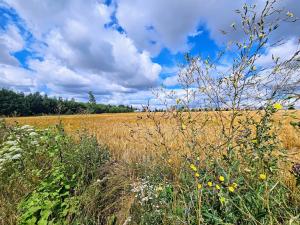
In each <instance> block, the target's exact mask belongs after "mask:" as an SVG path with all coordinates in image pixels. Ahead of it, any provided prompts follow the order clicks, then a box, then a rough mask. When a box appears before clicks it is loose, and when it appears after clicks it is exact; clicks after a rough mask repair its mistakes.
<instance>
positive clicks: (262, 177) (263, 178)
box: [259, 173, 267, 180]
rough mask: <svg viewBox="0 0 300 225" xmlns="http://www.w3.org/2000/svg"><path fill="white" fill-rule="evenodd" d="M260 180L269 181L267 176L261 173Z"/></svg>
mask: <svg viewBox="0 0 300 225" xmlns="http://www.w3.org/2000/svg"><path fill="white" fill-rule="evenodd" d="M259 179H261V180H265V179H267V175H266V174H264V173H261V174H259Z"/></svg>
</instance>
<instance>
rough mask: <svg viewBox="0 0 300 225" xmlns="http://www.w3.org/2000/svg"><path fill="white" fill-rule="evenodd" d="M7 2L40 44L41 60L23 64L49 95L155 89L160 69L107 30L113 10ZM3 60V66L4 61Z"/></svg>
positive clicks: (91, 3)
mask: <svg viewBox="0 0 300 225" xmlns="http://www.w3.org/2000/svg"><path fill="white" fill-rule="evenodd" d="M8 4H9V5H10V6H11V7H13V8H14V9H15V10H16V11H17V13H18V14H19V15H20V17H21V18H22V19H23V20H24V22H25V24H26V25H27V27H28V29H29V31H30V32H31V33H32V34H33V35H34V37H35V38H37V39H39V40H40V41H41V42H43V43H44V44H43V45H33V48H34V49H33V50H34V51H35V52H37V53H38V54H39V55H40V56H41V58H42V59H39V60H37V59H32V58H31V59H28V61H27V63H28V66H29V68H30V70H31V71H33V73H34V74H36V76H33V79H35V83H36V84H38V85H40V86H43V85H44V86H46V87H47V89H48V90H49V91H50V92H54V93H57V94H61V95H64V94H67V93H69V94H70V95H72V94H74V93H81V94H82V95H86V93H87V92H88V91H89V90H92V91H93V92H94V93H95V94H96V95H103V96H104V95H108V96H109V95H112V93H128V92H136V91H139V90H143V89H148V88H151V87H154V86H156V85H157V80H158V76H159V73H160V71H161V66H160V65H158V64H156V63H153V62H152V60H151V57H150V54H149V53H148V52H147V51H146V50H138V49H137V48H136V46H135V45H134V43H133V41H132V40H131V39H130V38H129V37H128V36H126V35H125V34H124V33H120V32H118V31H117V30H115V29H113V28H111V27H109V26H106V24H108V23H109V22H110V21H111V14H112V12H113V8H112V7H110V6H107V5H105V4H102V3H100V2H98V1H92V0H90V1H79V0H76V1H50V0H49V1H43V2H37V1H35V0H30V1H27V2H24V1H19V0H15V1H9V3H8ZM6 35H8V36H12V35H10V34H8V33H6ZM2 42H3V41H2ZM7 42H8V41H7ZM3 43H4V42H3ZM8 44H10V46H11V45H12V43H10V42H8ZM8 44H7V46H8ZM0 55H1V52H0ZM1 61H2V62H3V63H6V64H7V60H6V61H4V60H1ZM28 72H29V71H28ZM19 76H24V74H23V73H19ZM3 79H5V78H3Z"/></svg>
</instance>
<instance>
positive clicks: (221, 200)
mask: <svg viewBox="0 0 300 225" xmlns="http://www.w3.org/2000/svg"><path fill="white" fill-rule="evenodd" d="M220 202H221V204H222V205H223V204H224V203H225V202H226V198H224V197H223V196H222V197H220Z"/></svg>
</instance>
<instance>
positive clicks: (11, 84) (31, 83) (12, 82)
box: [0, 64, 36, 92]
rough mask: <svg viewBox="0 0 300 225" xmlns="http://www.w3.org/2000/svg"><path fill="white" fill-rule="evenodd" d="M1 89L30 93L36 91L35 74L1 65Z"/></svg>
mask: <svg viewBox="0 0 300 225" xmlns="http://www.w3.org/2000/svg"><path fill="white" fill-rule="evenodd" d="M0 87H5V88H12V89H15V90H18V91H24V92H30V91H34V90H36V89H35V87H36V83H35V79H34V74H32V73H30V72H29V71H28V70H26V69H23V68H20V67H15V66H11V65H5V64H0Z"/></svg>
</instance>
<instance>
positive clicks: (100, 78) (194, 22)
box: [0, 0, 300, 106]
mask: <svg viewBox="0 0 300 225" xmlns="http://www.w3.org/2000/svg"><path fill="white" fill-rule="evenodd" d="M247 2H248V3H252V4H254V3H255V4H257V5H258V8H259V7H262V5H263V3H264V0H256V1H255V0H250V1H249V0H248V1H247ZM243 4H244V2H243V1H232V0H206V1H204V0H184V1H182V0H149V1H148V0H147V1H146V0H106V1H100V0H42V1H41V0H26V1H24V0H0V88H9V89H12V90H15V91H21V92H24V93H30V92H36V91H39V92H41V93H43V94H48V95H49V96H61V97H64V98H69V99H70V98H75V99H76V100H79V101H87V99H88V94H87V93H88V92H89V91H92V92H93V93H94V94H95V96H96V99H97V102H101V103H105V104H126V105H133V106H140V105H142V104H146V103H147V102H148V100H151V99H153V98H154V96H153V95H152V90H153V89H154V88H156V87H159V86H161V85H164V86H166V87H167V88H169V89H171V88H176V87H177V78H176V75H177V73H178V69H179V68H178V65H179V64H181V63H183V62H184V61H183V59H184V54H185V53H187V52H190V53H192V54H194V55H196V54H199V55H201V56H203V57H206V56H214V55H216V53H217V52H218V51H219V50H220V49H222V48H224V44H225V43H226V41H227V40H226V37H224V35H222V34H221V32H220V30H224V29H225V30H226V29H227V28H228V27H230V24H232V23H233V22H235V21H236V20H237V15H236V14H235V13H234V10H235V9H239V8H241V7H242V6H243ZM278 5H279V7H281V8H284V9H286V10H290V11H292V12H293V13H294V14H295V15H296V16H297V15H299V16H300V2H299V0H281V1H279V4H278ZM276 35H277V37H278V38H285V40H286V43H285V44H284V45H283V46H277V47H269V48H267V49H266V51H265V55H264V56H263V57H262V58H261V61H260V63H261V64H262V65H263V64H267V63H269V62H270V60H271V55H272V54H278V55H279V56H281V57H288V56H289V55H290V54H291V52H293V51H294V50H295V49H297V48H298V47H297V46H298V40H299V38H300V23H299V22H297V23H294V24H292V25H291V24H287V25H284V26H282V27H281V28H280V29H279V30H278V31H277V33H276Z"/></svg>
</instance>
